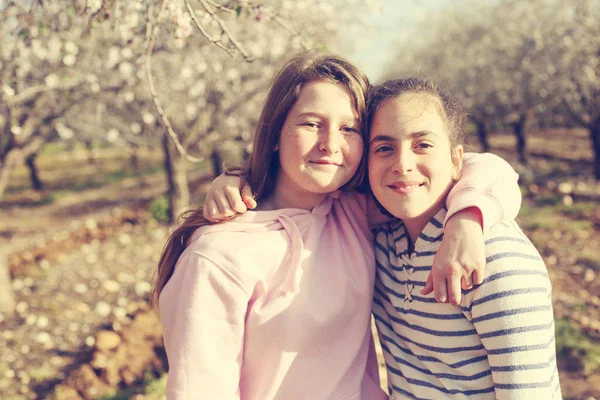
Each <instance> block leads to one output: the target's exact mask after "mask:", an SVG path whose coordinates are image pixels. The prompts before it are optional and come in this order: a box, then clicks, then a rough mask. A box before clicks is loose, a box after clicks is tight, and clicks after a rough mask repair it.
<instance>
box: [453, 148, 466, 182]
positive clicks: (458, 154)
mask: <svg viewBox="0 0 600 400" xmlns="http://www.w3.org/2000/svg"><path fill="white" fill-rule="evenodd" d="M463 156H464V149H463V146H462V145H461V144H459V145H457V146H456V147H454V149H453V150H452V164H454V165H453V167H452V178H453V179H455V180H458V179H460V171H461V170H462V163H463Z"/></svg>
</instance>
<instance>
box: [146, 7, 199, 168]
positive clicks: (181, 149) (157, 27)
mask: <svg viewBox="0 0 600 400" xmlns="http://www.w3.org/2000/svg"><path fill="white" fill-rule="evenodd" d="M166 4H167V2H166V0H162V3H161V7H160V10H159V12H158V17H157V18H156V24H155V25H154V27H153V28H152V25H151V24H152V23H151V22H150V29H151V31H152V34H151V35H150V40H149V41H148V49H147V51H146V62H145V72H146V83H147V84H148V85H147V86H148V90H149V92H150V96H151V97H152V102H153V103H154V107H156V111H157V112H158V115H159V116H160V118H161V120H162V122H163V124H164V125H165V128H166V129H167V132H168V134H169V136H170V137H171V140H172V141H173V143H174V144H175V147H176V148H177V151H179V153H180V154H181V155H182V156H184V157H185V158H186V159H188V160H189V161H191V162H194V163H199V162H202V161H204V157H200V158H198V157H192V156H191V155H189V154H188V152H187V151H186V150H185V148H184V147H183V146H182V145H181V142H180V141H179V136H178V135H177V133H176V132H175V130H174V129H173V126H172V125H171V122H170V121H169V118H168V117H167V114H166V113H165V110H164V109H163V107H162V104H161V103H160V100H159V98H158V93H157V92H156V88H155V87H154V78H153V76H152V51H153V50H154V43H155V42H156V37H157V36H158V32H159V30H160V16H161V15H162V13H163V12H164V10H165V6H166Z"/></svg>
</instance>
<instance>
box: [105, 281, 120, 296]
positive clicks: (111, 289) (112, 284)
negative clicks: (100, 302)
mask: <svg viewBox="0 0 600 400" xmlns="http://www.w3.org/2000/svg"><path fill="white" fill-rule="evenodd" d="M102 287H103V288H104V290H106V291H107V292H108V293H116V292H118V291H119V290H120V289H121V284H120V283H119V282H117V281H113V280H111V279H109V280H106V281H104V283H102Z"/></svg>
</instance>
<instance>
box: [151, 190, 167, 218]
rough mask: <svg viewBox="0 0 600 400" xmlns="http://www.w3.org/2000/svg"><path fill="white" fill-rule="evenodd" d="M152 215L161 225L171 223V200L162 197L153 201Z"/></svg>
mask: <svg viewBox="0 0 600 400" xmlns="http://www.w3.org/2000/svg"><path fill="white" fill-rule="evenodd" d="M150 214H152V218H154V219H155V220H157V221H158V222H160V223H163V224H164V223H167V222H169V200H168V199H167V196H160V197H157V198H155V199H154V200H152V203H151V204H150Z"/></svg>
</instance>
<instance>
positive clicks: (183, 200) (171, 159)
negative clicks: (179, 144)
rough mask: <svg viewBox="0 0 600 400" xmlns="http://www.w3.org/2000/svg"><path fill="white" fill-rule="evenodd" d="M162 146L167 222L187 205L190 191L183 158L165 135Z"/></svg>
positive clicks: (173, 220)
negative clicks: (167, 206)
mask: <svg viewBox="0 0 600 400" xmlns="http://www.w3.org/2000/svg"><path fill="white" fill-rule="evenodd" d="M161 142H162V148H163V153H164V156H165V159H164V167H165V173H166V177H167V186H168V188H169V189H168V193H167V196H168V198H169V222H175V221H176V218H177V217H178V216H179V214H181V213H182V212H183V211H185V210H186V209H187V208H188V207H189V203H190V191H189V187H188V180H187V171H186V165H185V158H184V157H182V156H181V155H180V154H179V153H178V152H177V150H176V149H175V148H174V145H173V143H171V140H170V139H169V137H168V136H167V135H163V136H162V139H161Z"/></svg>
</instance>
